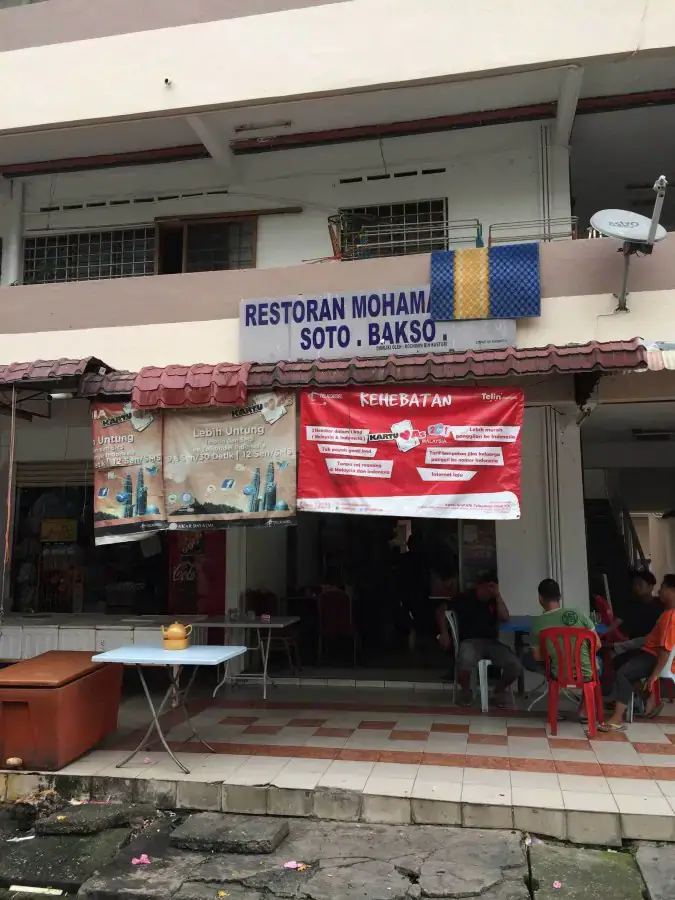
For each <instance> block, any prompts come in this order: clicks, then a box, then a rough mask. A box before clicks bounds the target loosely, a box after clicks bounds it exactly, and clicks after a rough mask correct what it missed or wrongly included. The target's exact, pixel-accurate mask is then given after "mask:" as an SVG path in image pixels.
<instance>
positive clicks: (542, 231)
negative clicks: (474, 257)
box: [488, 216, 579, 247]
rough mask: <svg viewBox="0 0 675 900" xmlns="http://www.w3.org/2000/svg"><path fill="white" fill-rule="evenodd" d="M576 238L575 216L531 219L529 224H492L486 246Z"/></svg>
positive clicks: (577, 221)
mask: <svg viewBox="0 0 675 900" xmlns="http://www.w3.org/2000/svg"><path fill="white" fill-rule="evenodd" d="M578 237H579V219H578V218H577V217H576V216H561V217H560V218H553V219H532V221H530V222H493V224H492V225H490V228H489V229H488V246H490V247H491V246H492V245H493V244H522V243H526V242H527V241H546V242H548V241H569V240H576V239H577V238H578Z"/></svg>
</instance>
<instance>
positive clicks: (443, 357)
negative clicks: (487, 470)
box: [248, 338, 647, 391]
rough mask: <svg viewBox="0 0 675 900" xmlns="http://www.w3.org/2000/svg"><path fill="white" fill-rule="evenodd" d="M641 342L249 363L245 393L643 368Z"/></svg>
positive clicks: (643, 358) (551, 345)
mask: <svg viewBox="0 0 675 900" xmlns="http://www.w3.org/2000/svg"><path fill="white" fill-rule="evenodd" d="M646 368H647V363H646V355H645V348H644V346H643V344H642V341H640V340H639V339H637V338H636V339H634V340H631V341H612V342H609V343H601V342H598V341H592V342H591V343H589V344H572V345H569V346H564V347H557V346H555V345H554V344H549V346H548V347H541V348H533V347H526V348H513V347H511V348H508V349H506V350H467V351H465V352H463V353H443V354H433V353H430V354H428V355H426V356H388V357H384V358H382V359H377V358H376V359H336V360H316V361H314V360H310V361H303V362H278V363H270V364H268V365H263V364H259V363H258V364H255V365H253V366H252V367H251V372H250V375H249V381H248V385H249V390H251V391H252V390H260V389H262V388H271V387H292V386H302V385H312V386H317V387H318V386H321V385H323V386H327V385H329V386H335V385H340V384H382V383H385V382H388V381H396V382H400V383H401V384H406V383H407V384H414V383H416V382H420V381H426V380H427V379H430V380H431V381H453V380H456V379H459V378H501V377H505V376H507V375H542V374H549V373H551V372H561V373H573V372H591V371H601V372H602V371H617V370H638V369H646Z"/></svg>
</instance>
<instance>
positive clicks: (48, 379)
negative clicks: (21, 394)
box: [0, 356, 111, 389]
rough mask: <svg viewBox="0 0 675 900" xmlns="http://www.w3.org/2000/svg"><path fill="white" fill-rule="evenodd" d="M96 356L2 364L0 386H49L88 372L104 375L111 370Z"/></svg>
mask: <svg viewBox="0 0 675 900" xmlns="http://www.w3.org/2000/svg"><path fill="white" fill-rule="evenodd" d="M110 370H111V367H110V366H107V365H106V364H105V363H104V362H102V361H101V360H100V359H97V358H96V357H95V356H88V357H87V358H86V359H36V360H34V361H33V362H21V363H19V362H13V363H9V364H8V365H6V366H0V387H10V386H16V387H23V386H24V385H25V387H27V388H36V389H39V388H40V387H49V386H50V385H51V386H53V385H56V384H58V383H59V382H63V381H66V380H73V381H75V380H77V379H79V378H82V376H84V375H86V374H87V373H95V374H98V375H104V374H105V373H107V372H110Z"/></svg>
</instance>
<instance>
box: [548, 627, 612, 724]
mask: <svg viewBox="0 0 675 900" xmlns="http://www.w3.org/2000/svg"><path fill="white" fill-rule="evenodd" d="M575 638H576V640H575ZM539 640H540V646H541V653H542V657H543V659H544V661H545V663H546V680H547V681H548V723H549V725H550V727H551V734H552V735H556V734H557V733H558V698H559V694H560V691H561V689H562V690H565V689H566V688H577V689H578V690H580V691H583V695H584V701H585V704H586V713H587V715H588V736H589V737H590V738H594V737H596V736H597V733H598V722H599V721H601V720H602V717H603V708H602V690H601V688H600V680H599V678H598V667H597V663H596V660H595V653H596V648H597V636H596V634H595V632H594V631H589V630H588V629H587V628H565V627H561V628H544V630H543V631H542V632H541V633H540V635H539ZM586 642H588V645H589V648H590V657H591V679H590V681H584V677H583V674H582V671H581V650H582V648H583V646H584V644H585V643H586ZM552 658H555V663H556V671H557V675H556V676H555V677H554V676H553V674H552V670H551V661H552Z"/></svg>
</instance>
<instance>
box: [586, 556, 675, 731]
mask: <svg viewBox="0 0 675 900" xmlns="http://www.w3.org/2000/svg"><path fill="white" fill-rule="evenodd" d="M659 597H660V598H661V602H662V603H663V605H664V607H665V610H664V612H662V613H661V615H660V616H659V620H658V622H657V623H656V625H655V626H654V628H653V629H652V630H651V631H650V633H649V634H648V635H647V637H646V638H645V642H644V644H643V645H642V648H641V649H640V650H636V651H635V652H634V653H633V654H632V655H631V658H630V659H628V660H627V661H626V662H625V663H624V665H622V666H620V667H619V668H618V669H617V670H616V674H615V678H614V695H615V697H616V706H615V708H614V712H613V713H612V715H611V716H610V717H609V718H608V719H607V720H606V721H605V722H603V723H602V725H600V730H601V731H624V730H625V728H626V726H625V725H624V724H623V717H624V713H625V712H626V709H627V708H628V705H629V704H630V701H631V697H632V696H633V691H634V690H635V686H636V685H637V684H638V683H639V682H640V681H642V679H643V678H644V679H646V688H647V690H648V691H649V692H650V695H649V697H648V699H647V702H646V704H645V713H644V718H645V719H653V718H655V717H656V716H658V714H659V713H660V712H661V706H657V705H656V702H655V701H654V696H653V694H651V690H652V688H653V686H654V684H655V683H656V681H657V680H658V678H659V674H660V672H661V670H662V669H663V667H664V666H665V664H666V663H667V662H668V657H669V656H670V652H671V650H672V649H673V647H675V575H672V574H671V575H664V576H663V583H662V585H661V589H660V591H659Z"/></svg>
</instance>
